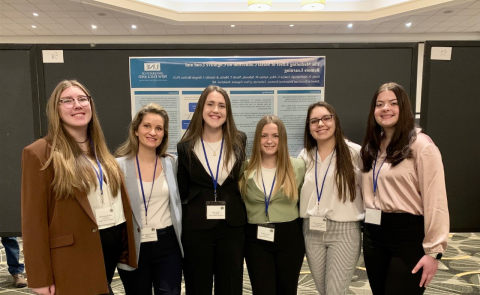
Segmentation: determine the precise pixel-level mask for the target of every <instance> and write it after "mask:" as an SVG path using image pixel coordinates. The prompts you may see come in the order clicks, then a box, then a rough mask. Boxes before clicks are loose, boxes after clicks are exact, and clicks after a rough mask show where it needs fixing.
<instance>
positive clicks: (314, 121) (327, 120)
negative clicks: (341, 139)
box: [308, 115, 333, 125]
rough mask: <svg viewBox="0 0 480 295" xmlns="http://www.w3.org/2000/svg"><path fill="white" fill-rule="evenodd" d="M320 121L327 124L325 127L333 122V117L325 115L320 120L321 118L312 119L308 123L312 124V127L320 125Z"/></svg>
mask: <svg viewBox="0 0 480 295" xmlns="http://www.w3.org/2000/svg"><path fill="white" fill-rule="evenodd" d="M320 121H322V122H323V124H325V125H326V124H330V123H332V121H333V115H325V116H323V117H322V118H320V119H319V118H312V119H310V121H308V122H310V125H318V123H320Z"/></svg>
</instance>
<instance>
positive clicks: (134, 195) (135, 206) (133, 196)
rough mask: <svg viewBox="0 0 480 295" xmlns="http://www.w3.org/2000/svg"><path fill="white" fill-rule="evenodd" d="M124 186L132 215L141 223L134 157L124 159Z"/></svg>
mask: <svg viewBox="0 0 480 295" xmlns="http://www.w3.org/2000/svg"><path fill="white" fill-rule="evenodd" d="M125 164H126V165H125V166H126V171H125V186H126V187H127V192H128V196H129V197H130V206H131V207H132V211H133V216H134V217H135V220H136V221H137V224H139V225H141V224H142V217H141V216H140V211H141V210H140V201H141V199H142V197H141V196H140V191H139V188H138V180H137V172H136V169H137V168H136V166H135V159H134V158H131V159H128V160H125Z"/></svg>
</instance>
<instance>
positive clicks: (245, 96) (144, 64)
mask: <svg viewBox="0 0 480 295" xmlns="http://www.w3.org/2000/svg"><path fill="white" fill-rule="evenodd" d="M209 85H217V86H220V87H222V88H224V89H225V90H226V91H227V93H228V94H229V96H230V100H231V103H232V111H233V117H234V119H235V124H236V125H237V128H238V129H239V130H241V131H243V132H245V133H246V134H247V138H248V140H247V155H248V156H249V155H250V152H251V150H252V144H253V137H254V134H255V127H256V125H257V122H258V121H259V120H260V119H261V118H262V117H263V116H265V115H272V114H273V115H276V116H278V117H280V118H281V119H282V121H283V122H284V124H285V127H286V129H287V134H288V148H289V151H290V155H291V156H294V157H296V156H297V155H298V154H299V152H300V150H301V149H302V148H303V132H304V128H305V117H306V113H307V108H308V106H309V105H310V104H311V103H313V102H316V101H323V100H324V95H325V57H324V56H279V57H271V56H262V57H130V89H131V105H132V118H133V116H134V115H135V114H136V113H137V111H138V110H139V109H140V108H141V107H142V106H143V105H146V104H148V103H150V102H155V103H158V104H160V105H161V106H163V107H164V108H165V110H166V111H167V112H168V115H169V117H170V128H169V137H170V144H169V148H168V151H169V152H171V153H176V144H177V142H178V141H179V140H180V138H181V137H182V135H183V133H184V132H185V130H186V129H187V127H188V124H189V123H190V119H191V118H192V115H193V112H194V111H195V108H196V106H197V101H198V98H199V97H200V94H201V93H202V91H203V90H204V89H205V87H207V86H209Z"/></svg>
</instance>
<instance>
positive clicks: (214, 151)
mask: <svg viewBox="0 0 480 295" xmlns="http://www.w3.org/2000/svg"><path fill="white" fill-rule="evenodd" d="M203 142H205V143H206V144H207V146H208V147H209V148H210V149H211V150H212V151H213V156H214V157H215V156H216V155H217V150H218V148H219V147H220V146H221V145H222V144H220V145H219V146H217V148H216V149H215V150H214V149H212V147H211V146H210V145H209V144H208V142H206V141H203Z"/></svg>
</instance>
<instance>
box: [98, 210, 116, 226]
mask: <svg viewBox="0 0 480 295" xmlns="http://www.w3.org/2000/svg"><path fill="white" fill-rule="evenodd" d="M95 219H96V220H97V225H98V226H106V225H113V224H115V214H114V212H113V208H101V209H96V210H95Z"/></svg>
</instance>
